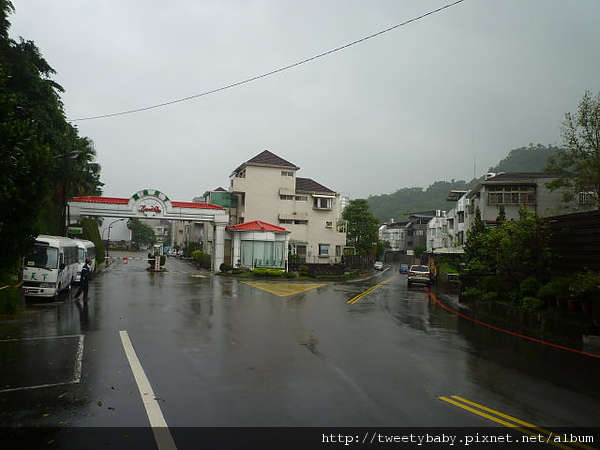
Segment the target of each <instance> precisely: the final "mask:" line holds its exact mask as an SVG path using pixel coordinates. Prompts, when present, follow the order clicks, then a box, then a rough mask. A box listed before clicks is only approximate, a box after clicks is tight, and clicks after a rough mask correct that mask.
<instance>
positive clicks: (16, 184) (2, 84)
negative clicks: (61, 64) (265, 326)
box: [0, 0, 101, 274]
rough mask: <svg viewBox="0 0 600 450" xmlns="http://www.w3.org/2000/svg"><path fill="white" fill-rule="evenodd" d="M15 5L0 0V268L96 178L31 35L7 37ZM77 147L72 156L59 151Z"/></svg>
mask: <svg viewBox="0 0 600 450" xmlns="http://www.w3.org/2000/svg"><path fill="white" fill-rule="evenodd" d="M13 11H14V8H13V6H12V4H11V2H10V1H8V0H0V211H2V216H1V217H0V248H1V250H2V258H0V274H6V273H11V272H12V273H14V272H15V271H16V269H17V267H18V261H19V259H20V257H21V256H22V255H23V254H24V253H26V252H27V251H28V250H29V249H30V248H31V246H32V245H33V241H34V238H35V236H36V235H37V234H39V233H41V232H46V233H50V234H59V233H61V231H62V228H63V225H64V223H63V220H62V219H61V217H62V214H63V211H64V205H65V199H66V198H67V197H69V196H71V195H74V194H75V193H76V192H84V191H85V192H86V193H89V194H92V193H94V192H98V188H99V187H100V186H101V183H100V179H99V174H100V168H99V166H98V165H97V164H94V163H93V162H92V160H93V157H94V156H95V153H94V152H93V147H91V142H90V141H89V140H88V139H86V138H80V137H79V136H78V132H77V129H76V128H74V127H73V126H72V125H70V124H69V123H68V122H67V121H66V118H65V114H64V111H63V105H62V102H61V99H60V94H61V93H62V92H63V89H62V87H61V86H60V85H59V84H57V83H56V82H54V81H53V80H52V78H51V77H52V75H53V74H54V73H55V72H54V70H53V69H52V67H51V66H50V65H49V64H48V63H47V62H46V60H45V59H44V58H43V57H42V55H41V54H40V51H39V50H38V48H37V47H36V46H35V44H34V43H33V42H31V41H26V40H23V39H20V40H19V41H18V42H16V41H14V40H12V39H10V38H9V34H8V29H9V27H10V22H9V21H8V15H9V14H10V13H12V12H13ZM75 150H76V151H78V152H79V153H78V156H77V160H73V161H71V160H69V161H67V160H66V159H65V158H64V157H63V156H64V155H65V154H66V153H69V152H72V151H75ZM75 186H84V188H83V189H80V190H79V191H78V190H77V189H75V188H74V187H75Z"/></svg>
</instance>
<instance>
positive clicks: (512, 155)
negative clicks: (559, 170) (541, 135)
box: [489, 144, 560, 173]
mask: <svg viewBox="0 0 600 450" xmlns="http://www.w3.org/2000/svg"><path fill="white" fill-rule="evenodd" d="M559 150H560V148H558V147H555V146H553V145H547V146H546V145H542V144H537V145H533V144H529V145H528V146H527V147H520V148H517V149H514V150H511V151H510V152H509V153H508V156H507V157H506V158H504V159H503V160H501V161H500V162H499V163H498V165H496V166H495V167H490V170H489V171H490V172H494V173H498V172H542V171H543V170H544V167H545V166H546V164H547V161H548V160H549V159H550V158H552V157H554V156H555V155H556V154H557V153H558V151H559Z"/></svg>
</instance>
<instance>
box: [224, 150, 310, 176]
mask: <svg viewBox="0 0 600 450" xmlns="http://www.w3.org/2000/svg"><path fill="white" fill-rule="evenodd" d="M246 165H255V166H269V167H284V168H288V169H293V170H298V169H300V167H298V166H296V165H295V164H292V163H291V162H289V161H286V160H285V159H283V158H281V157H279V156H277V155H276V154H274V153H272V152H270V151H269V150H263V151H262V152H261V153H259V154H258V155H256V156H255V157H253V158H250V159H249V160H248V161H246V162H245V163H243V164H242V165H241V166H239V167H238V168H237V169H235V170H234V171H233V173H237V172H239V171H240V170H242V168H243V167H244V166H246Z"/></svg>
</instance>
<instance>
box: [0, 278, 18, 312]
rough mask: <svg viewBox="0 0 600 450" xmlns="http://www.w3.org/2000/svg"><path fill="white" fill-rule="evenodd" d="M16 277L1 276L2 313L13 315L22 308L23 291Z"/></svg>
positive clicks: (0, 299)
mask: <svg viewBox="0 0 600 450" xmlns="http://www.w3.org/2000/svg"><path fill="white" fill-rule="evenodd" d="M17 284H18V280H17V279H16V278H15V277H12V276H8V275H4V276H0V288H1V287H4V286H8V287H5V288H4V289H1V290H0V315H5V314H6V315H13V314H16V313H17V312H19V310H20V309H21V292H20V289H19V287H18V286H17Z"/></svg>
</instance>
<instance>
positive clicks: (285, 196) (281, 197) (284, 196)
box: [279, 194, 294, 200]
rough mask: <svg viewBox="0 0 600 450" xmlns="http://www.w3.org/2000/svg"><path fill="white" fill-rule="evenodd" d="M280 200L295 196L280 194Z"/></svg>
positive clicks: (290, 198) (292, 198)
mask: <svg viewBox="0 0 600 450" xmlns="http://www.w3.org/2000/svg"><path fill="white" fill-rule="evenodd" d="M279 200H294V196H293V195H283V194H279Z"/></svg>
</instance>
